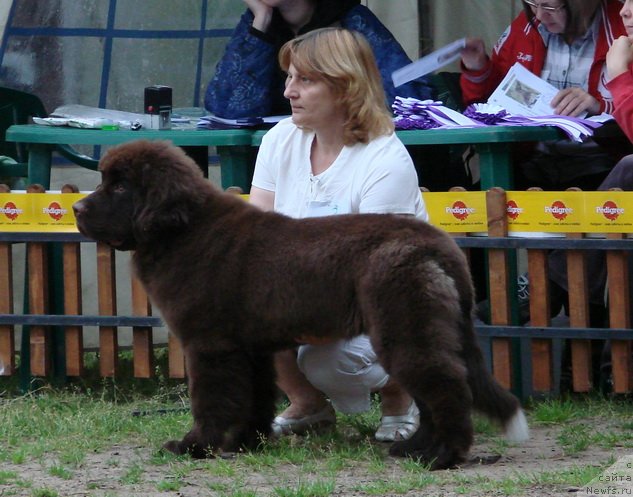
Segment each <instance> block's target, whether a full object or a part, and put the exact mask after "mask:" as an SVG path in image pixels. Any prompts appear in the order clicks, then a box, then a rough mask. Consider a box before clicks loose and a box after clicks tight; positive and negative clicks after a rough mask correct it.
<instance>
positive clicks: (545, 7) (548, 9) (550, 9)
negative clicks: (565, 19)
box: [523, 0, 565, 14]
mask: <svg viewBox="0 0 633 497" xmlns="http://www.w3.org/2000/svg"><path fill="white" fill-rule="evenodd" d="M523 3H524V4H525V5H529V6H530V8H531V9H532V12H534V13H535V14H536V11H537V10H538V9H539V7H540V8H541V9H543V10H544V11H545V12H547V13H548V14H553V13H554V12H559V11H561V10H563V9H564V8H565V4H563V5H559V6H558V7H550V6H549V5H541V4H538V3H535V2H531V1H528V0H523Z"/></svg>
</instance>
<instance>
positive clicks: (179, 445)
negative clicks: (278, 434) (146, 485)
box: [164, 344, 273, 458]
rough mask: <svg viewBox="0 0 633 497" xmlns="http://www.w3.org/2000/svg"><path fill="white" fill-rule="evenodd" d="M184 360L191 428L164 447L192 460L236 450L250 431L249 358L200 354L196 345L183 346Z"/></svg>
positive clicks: (234, 353)
mask: <svg viewBox="0 0 633 497" xmlns="http://www.w3.org/2000/svg"><path fill="white" fill-rule="evenodd" d="M185 358H186V364H187V375H188V386H189V396H190V398H191V413H192V415H193V427H192V428H191V430H190V431H189V433H187V434H186V435H185V436H184V438H183V439H182V440H181V441H178V440H171V441H169V442H167V443H166V444H165V445H164V448H165V449H167V450H169V451H171V452H174V453H176V454H190V455H191V456H192V457H196V458H204V457H213V456H214V455H215V454H218V453H223V452H236V451H238V450H240V449H241V446H242V445H243V442H244V440H246V439H248V438H249V437H248V436H247V433H248V431H249V430H252V420H251V413H252V409H253V402H254V392H253V362H252V358H250V357H249V356H248V355H247V354H246V353H244V352H241V351H239V350H233V351H230V352H226V351H222V352H215V351H204V350H201V347H200V346H199V344H196V346H189V347H186V348H185ZM270 381H271V382H272V381H273V380H272V378H271V379H270ZM251 438H252V437H251Z"/></svg>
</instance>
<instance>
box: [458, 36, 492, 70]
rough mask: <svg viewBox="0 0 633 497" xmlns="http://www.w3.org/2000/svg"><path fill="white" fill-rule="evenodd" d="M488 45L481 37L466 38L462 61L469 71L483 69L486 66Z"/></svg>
mask: <svg viewBox="0 0 633 497" xmlns="http://www.w3.org/2000/svg"><path fill="white" fill-rule="evenodd" d="M487 59H488V58H487V57H486V46H485V45H484V42H483V40H482V39H481V38H466V45H465V46H464V48H463V49H462V63H463V64H464V66H465V67H466V69H468V70H469V71H481V70H482V69H483V68H484V67H486V62H487Z"/></svg>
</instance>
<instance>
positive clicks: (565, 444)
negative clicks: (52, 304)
mask: <svg viewBox="0 0 633 497" xmlns="http://www.w3.org/2000/svg"><path fill="white" fill-rule="evenodd" d="M4 381H5V380H4V379H1V380H0V392H2V391H3V392H4V393H2V394H0V441H2V442H1V443H0V495H1V496H2V497H4V496H10V495H20V496H22V495H23V496H29V497H52V496H57V495H60V496H61V495H65V493H66V492H65V490H64V489H67V488H73V489H76V490H77V491H79V492H83V493H82V495H94V496H100V497H106V496H112V497H114V496H123V495H143V494H152V495H154V494H162V493H164V494H165V495H174V493H178V492H181V491H182V490H183V489H184V488H186V487H190V486H191V485H194V486H195V487H196V489H197V491H199V492H198V495H208V496H217V497H251V496H258V497H259V496H265V497H325V496H330V495H341V496H344V495H351V494H354V495H364V496H373V495H394V496H395V495H405V494H407V495H424V494H433V495H434V494H436V493H437V492H436V490H437V489H450V492H453V493H455V494H461V495H473V494H474V492H473V489H476V491H477V492H478V493H477V495H509V496H513V495H517V496H518V495H537V494H536V493H533V494H530V493H526V492H530V491H532V489H542V488H550V489H564V488H569V487H576V488H580V487H581V486H582V485H585V484H587V483H588V482H589V481H591V480H592V479H593V478H595V477H596V476H597V475H598V474H599V472H600V471H601V470H602V469H603V468H604V467H605V465H608V464H610V463H613V462H614V460H609V459H608V458H606V459H605V460H596V459H594V458H593V457H584V458H583V457H582V456H583V455H584V456H591V455H592V453H593V451H594V449H595V448H598V447H599V448H602V449H605V450H606V451H607V452H608V451H610V450H615V449H616V448H630V447H633V415H632V414H631V408H630V403H628V402H627V401H626V399H624V400H616V399H604V398H597V397H582V398H564V399H558V400H547V401H539V402H533V403H531V404H530V405H528V407H527V411H528V416H529V421H530V424H531V426H532V427H541V428H544V429H546V430H547V431H548V433H549V431H550V430H551V434H552V439H553V442H552V443H553V444H554V445H555V447H556V448H557V450H560V451H561V452H562V454H563V456H564V457H567V458H571V459H570V461H577V463H574V464H568V465H565V466H560V467H559V465H558V459H555V461H554V462H553V463H551V464H548V463H547V461H544V464H543V465H542V466H543V467H542V468H541V469H539V470H529V471H519V470H515V469H513V468H512V463H511V462H510V463H508V464H506V466H507V467H508V468H507V471H505V472H503V473H499V474H494V473H491V472H490V471H484V470H483V469H485V468H482V470H478V469H477V468H474V469H473V470H472V471H448V472H430V471H428V470H427V468H426V467H425V466H424V465H422V464H420V463H418V462H416V461H413V460H407V459H405V460H396V459H393V458H391V457H389V456H388V454H387V447H386V446H385V445H384V444H377V443H375V442H373V441H372V435H373V433H374V431H375V429H376V427H377V425H378V423H379V418H380V413H379V409H378V407H377V404H376V403H375V404H374V406H373V408H372V410H371V411H370V412H368V413H365V414H362V415H356V416H345V415H339V417H338V423H337V429H336V431H334V432H332V433H329V434H323V435H316V434H311V435H308V436H306V437H286V438H282V439H280V440H277V441H269V442H267V443H266V444H264V445H263V446H262V447H261V449H260V450H259V451H257V452H254V453H245V454H239V455H238V456H237V457H235V458H233V459H214V460H203V461H196V460H192V459H190V458H188V457H176V456H174V455H172V454H168V453H163V452H162V451H160V447H161V445H162V443H163V442H164V441H165V440H168V439H172V438H180V437H182V435H183V434H184V433H185V432H186V431H187V430H188V429H189V428H190V423H191V417H190V414H189V412H188V411H187V406H188V399H187V395H186V391H185V389H184V387H183V385H182V384H181V383H173V384H172V383H170V382H169V381H165V380H161V379H159V380H156V381H154V382H153V385H152V388H151V389H150V388H149V387H147V386H143V387H142V388H139V387H137V386H135V385H129V384H125V385H121V384H119V383H117V382H114V381H111V380H107V381H103V380H98V382H97V383H92V384H87V383H82V384H71V385H69V386H67V387H65V388H52V387H49V386H41V387H40V388H38V389H37V390H35V391H33V392H30V393H28V394H24V395H21V394H18V393H16V392H12V391H11V388H9V387H7V388H4V385H5V384H4V383H3V382H4ZM135 413H136V414H139V413H140V414H141V415H134V414H135ZM474 422H475V423H474V424H475V430H476V439H477V443H485V445H486V447H487V451H489V452H491V453H494V454H499V455H502V456H503V455H505V454H507V453H508V452H509V451H512V450H513V446H512V445H509V444H507V443H506V442H505V441H503V439H501V438H500V437H499V436H498V435H499V433H498V429H497V428H496V427H495V426H493V425H492V424H491V423H489V422H488V421H487V420H485V419H482V418H479V417H475V419H474ZM552 495H553V494H552Z"/></svg>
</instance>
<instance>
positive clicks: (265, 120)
mask: <svg viewBox="0 0 633 497" xmlns="http://www.w3.org/2000/svg"><path fill="white" fill-rule="evenodd" d="M287 117H290V116H265V117H244V118H238V119H226V118H223V117H218V116H214V115H208V116H202V117H201V118H200V120H199V121H198V125H197V126H198V128H253V127H255V126H260V125H267V124H268V125H272V124H277V123H278V122H279V121H281V120H282V119H285V118H287Z"/></svg>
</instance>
